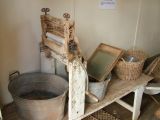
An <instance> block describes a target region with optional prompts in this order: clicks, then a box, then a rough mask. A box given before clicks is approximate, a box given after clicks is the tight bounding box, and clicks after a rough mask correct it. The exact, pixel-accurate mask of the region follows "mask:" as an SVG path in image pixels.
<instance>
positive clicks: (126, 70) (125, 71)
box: [115, 50, 147, 80]
mask: <svg viewBox="0 0 160 120" xmlns="http://www.w3.org/2000/svg"><path fill="white" fill-rule="evenodd" d="M126 56H133V57H136V58H137V59H138V61H137V62H127V61H125V60H124V59H123V58H122V59H121V60H120V61H119V62H118V63H117V65H116V67H115V72H116V74H117V76H118V77H119V78H120V79H122V80H136V79H138V78H139V77H140V75H141V74H142V69H143V66H144V62H145V59H146V57H147V55H146V54H145V53H144V52H142V51H131V50H130V51H126V53H125V54H124V57H126Z"/></svg>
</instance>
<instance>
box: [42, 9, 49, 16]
mask: <svg viewBox="0 0 160 120" xmlns="http://www.w3.org/2000/svg"><path fill="white" fill-rule="evenodd" d="M41 11H42V12H44V13H45V15H47V13H48V12H49V11H50V9H49V8H42V10H41Z"/></svg>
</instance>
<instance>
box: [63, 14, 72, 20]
mask: <svg viewBox="0 0 160 120" xmlns="http://www.w3.org/2000/svg"><path fill="white" fill-rule="evenodd" d="M63 17H64V18H65V19H66V20H67V21H68V20H69V18H70V17H71V16H70V14H68V13H64V14H63Z"/></svg>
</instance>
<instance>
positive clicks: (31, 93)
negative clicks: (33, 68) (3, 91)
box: [8, 73, 68, 120]
mask: <svg viewBox="0 0 160 120" xmlns="http://www.w3.org/2000/svg"><path fill="white" fill-rule="evenodd" d="M8 89H9V91H10V93H11V94H12V97H13V99H14V101H15V103H16V106H17V109H18V114H19V115H20V117H21V118H22V120H62V119H63V117H64V108H65V101H66V95H67V91H68V82H67V81H66V80H64V79H63V78H61V77H59V76H56V75H53V74H47V73H26V74H22V75H19V76H18V77H15V76H14V77H11V80H10V83H9V86H8Z"/></svg>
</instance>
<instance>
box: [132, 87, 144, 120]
mask: <svg viewBox="0 0 160 120" xmlns="http://www.w3.org/2000/svg"><path fill="white" fill-rule="evenodd" d="M143 92H144V86H141V87H139V88H137V89H136V90H135V95H134V105H133V115H132V120H138V117H139V115H140V108H141V102H142V96H143Z"/></svg>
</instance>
